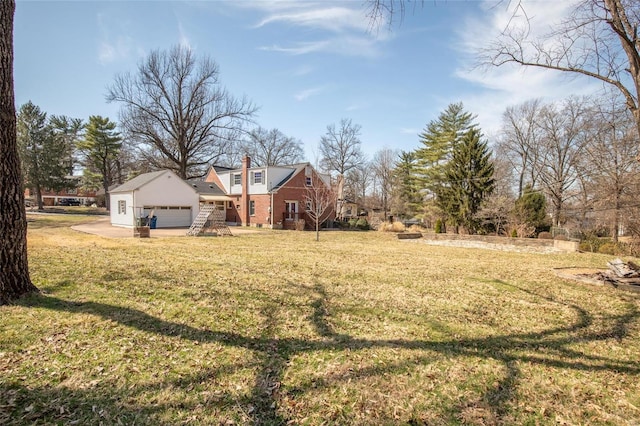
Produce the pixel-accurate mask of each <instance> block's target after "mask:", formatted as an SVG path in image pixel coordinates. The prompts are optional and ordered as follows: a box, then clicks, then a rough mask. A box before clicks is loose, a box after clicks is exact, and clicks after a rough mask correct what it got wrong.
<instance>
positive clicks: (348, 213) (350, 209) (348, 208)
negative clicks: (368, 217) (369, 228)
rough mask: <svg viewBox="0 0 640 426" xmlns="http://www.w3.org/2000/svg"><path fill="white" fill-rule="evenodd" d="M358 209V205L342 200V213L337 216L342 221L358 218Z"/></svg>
mask: <svg viewBox="0 0 640 426" xmlns="http://www.w3.org/2000/svg"><path fill="white" fill-rule="evenodd" d="M359 214H360V209H359V208H358V204H357V203H355V202H353V201H351V200H344V201H343V202H342V211H341V212H340V214H339V215H338V216H339V217H340V218H342V220H345V221H348V220H349V219H355V218H358V216H359Z"/></svg>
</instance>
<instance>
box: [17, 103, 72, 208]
mask: <svg viewBox="0 0 640 426" xmlns="http://www.w3.org/2000/svg"><path fill="white" fill-rule="evenodd" d="M17 138H18V145H19V149H20V154H21V161H22V170H23V176H24V180H25V184H26V186H27V187H30V188H33V189H34V191H35V196H36V202H37V203H38V208H39V209H42V208H43V204H42V191H43V190H44V189H51V190H53V191H59V190H62V189H64V188H65V187H67V186H69V184H70V182H69V179H68V176H69V175H71V173H72V171H73V161H72V157H70V153H71V152H72V150H73V147H72V145H70V144H69V143H68V140H67V139H65V138H61V137H58V135H57V134H56V132H55V131H54V128H53V126H52V125H50V123H49V122H48V121H47V113H46V112H43V111H41V110H40V108H39V107H37V106H36V105H34V104H33V103H31V102H27V103H26V104H24V105H22V107H20V111H19V112H18V117H17Z"/></svg>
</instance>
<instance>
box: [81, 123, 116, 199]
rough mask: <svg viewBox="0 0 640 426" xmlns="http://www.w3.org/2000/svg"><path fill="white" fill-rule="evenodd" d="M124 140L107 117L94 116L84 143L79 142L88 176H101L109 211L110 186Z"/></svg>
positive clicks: (114, 124)
mask: <svg viewBox="0 0 640 426" xmlns="http://www.w3.org/2000/svg"><path fill="white" fill-rule="evenodd" d="M121 147H122V138H121V137H120V133H118V132H117V131H116V123H114V122H112V121H109V118H107V117H101V116H99V115H92V116H91V117H89V123H88V124H87V131H86V134H85V138H84V140H83V141H80V142H78V149H79V150H80V151H81V152H82V153H83V155H84V159H85V167H86V168H87V170H86V171H85V175H86V176H94V177H96V176H98V175H99V176H100V179H101V182H102V188H103V189H104V193H105V204H106V207H107V210H109V207H110V206H109V186H110V185H111V183H112V182H113V175H114V173H115V168H116V160H117V157H118V153H119V152H120V148H121Z"/></svg>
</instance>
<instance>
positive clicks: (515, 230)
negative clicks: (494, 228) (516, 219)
mask: <svg viewBox="0 0 640 426" xmlns="http://www.w3.org/2000/svg"><path fill="white" fill-rule="evenodd" d="M511 238H518V230H517V229H515V228H513V229H512V230H511Z"/></svg>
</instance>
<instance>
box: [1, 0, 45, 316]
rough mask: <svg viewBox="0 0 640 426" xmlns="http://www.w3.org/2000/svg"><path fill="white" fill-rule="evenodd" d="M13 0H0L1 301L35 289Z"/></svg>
mask: <svg viewBox="0 0 640 426" xmlns="http://www.w3.org/2000/svg"><path fill="white" fill-rule="evenodd" d="M14 11H15V2H14V0H2V1H0V235H1V237H0V305H4V304H7V303H10V302H11V301H12V300H15V299H17V298H18V297H20V296H22V295H24V294H27V293H31V292H36V291H38V289H37V288H36V287H35V286H34V285H33V284H32V283H31V279H30V278H29V267H28V263H27V217H26V212H25V208H24V192H23V190H22V173H21V172H20V159H19V157H18V144H17V140H16V107H15V100H14V94H13V13H14Z"/></svg>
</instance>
